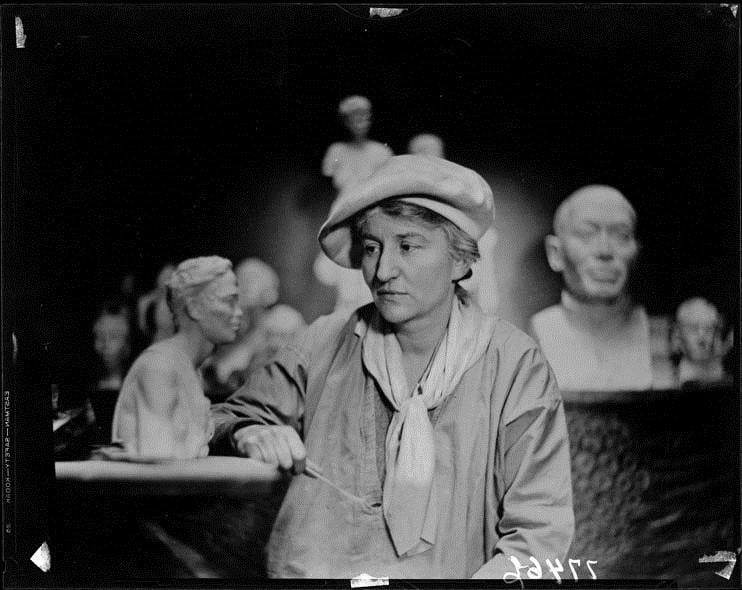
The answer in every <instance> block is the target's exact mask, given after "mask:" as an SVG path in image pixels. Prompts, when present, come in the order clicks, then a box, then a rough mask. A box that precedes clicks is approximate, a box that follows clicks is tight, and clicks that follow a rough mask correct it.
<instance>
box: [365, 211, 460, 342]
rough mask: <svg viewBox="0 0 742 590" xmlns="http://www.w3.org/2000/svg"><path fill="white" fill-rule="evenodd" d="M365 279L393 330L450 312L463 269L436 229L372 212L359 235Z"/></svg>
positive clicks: (444, 237) (442, 232)
mask: <svg viewBox="0 0 742 590" xmlns="http://www.w3.org/2000/svg"><path fill="white" fill-rule="evenodd" d="M360 239H361V247H362V259H361V270H362V272H363V278H364V280H365V281H366V283H367V284H368V286H369V288H370V289H371V293H372V295H373V298H374V303H375V304H376V307H377V309H378V310H379V312H380V313H381V315H382V317H383V318H384V319H385V320H386V321H387V322H389V323H390V324H392V325H393V326H395V327H397V328H405V327H410V328H412V327H414V326H416V325H425V323H427V322H429V321H435V320H436V319H440V318H442V317H443V316H447V315H448V313H449V312H450V306H451V299H452V297H453V293H454V284H453V281H454V280H455V279H458V278H460V277H461V275H462V274H463V273H464V272H465V271H466V268H465V264H464V263H462V262H457V261H455V260H454V259H453V258H452V257H451V254H450V252H449V249H448V238H447V237H446V234H445V232H444V231H443V230H442V229H441V228H439V227H432V226H428V225H423V224H421V223H419V222H414V221H408V220H406V219H404V218H401V217H392V216H389V215H387V214H386V213H383V212H382V211H381V210H379V209H375V210H373V211H371V212H370V213H369V214H368V215H367V216H366V219H365V221H364V223H363V225H362V228H361V233H360Z"/></svg>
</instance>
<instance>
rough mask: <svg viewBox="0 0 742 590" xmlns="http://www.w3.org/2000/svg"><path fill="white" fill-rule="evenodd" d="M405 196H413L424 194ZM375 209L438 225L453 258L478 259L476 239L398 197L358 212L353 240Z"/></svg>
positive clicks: (428, 211)
mask: <svg viewBox="0 0 742 590" xmlns="http://www.w3.org/2000/svg"><path fill="white" fill-rule="evenodd" d="M405 196H406V197H415V196H425V195H405ZM376 209H379V210H381V212H382V213H385V214H386V215H389V216H390V217H399V218H401V219H404V220H407V221H412V222H416V223H422V224H423V225H426V226H428V227H439V228H441V229H442V230H443V232H444V233H445V234H446V238H447V240H448V251H449V253H450V254H451V257H452V258H453V259H454V260H458V261H462V262H466V263H467V264H474V263H475V262H476V261H477V260H479V257H480V255H479V246H478V245H477V241H476V240H475V239H474V238H472V237H471V236H470V235H469V234H468V233H466V232H465V231H464V230H462V229H461V228H460V227H458V226H457V225H456V224H455V223H453V222H452V221H450V220H448V219H446V218H445V217H443V216H442V215H439V214H438V213H436V212H435V211H431V210H430V209H427V208H425V207H421V206H420V205H416V204H414V203H408V202H406V201H403V200H402V199H401V198H399V197H392V198H390V199H385V200H383V201H381V202H379V203H376V204H375V205H373V206H371V207H369V208H367V209H364V210H363V211H361V212H360V213H358V214H357V215H356V218H355V220H354V223H353V230H354V240H356V241H359V239H360V234H361V230H362V228H363V226H364V224H365V223H366V220H367V219H368V216H369V213H371V212H372V211H374V210H376ZM462 278H463V277H462Z"/></svg>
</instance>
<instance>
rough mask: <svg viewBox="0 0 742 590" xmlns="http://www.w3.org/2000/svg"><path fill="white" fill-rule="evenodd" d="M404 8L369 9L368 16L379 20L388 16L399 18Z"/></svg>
mask: <svg viewBox="0 0 742 590" xmlns="http://www.w3.org/2000/svg"><path fill="white" fill-rule="evenodd" d="M405 10H407V9H406V8H369V9H368V15H369V16H378V17H380V18H388V17H390V16H399V15H400V14H402V13H403V12H404V11H405Z"/></svg>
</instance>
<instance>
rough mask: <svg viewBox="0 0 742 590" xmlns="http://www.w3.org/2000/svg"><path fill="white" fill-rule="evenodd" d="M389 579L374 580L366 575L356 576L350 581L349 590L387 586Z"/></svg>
mask: <svg viewBox="0 0 742 590" xmlns="http://www.w3.org/2000/svg"><path fill="white" fill-rule="evenodd" d="M388 585H389V578H388V577H386V576H384V577H382V578H375V577H374V576H370V575H368V574H366V573H363V574H361V575H360V576H356V577H355V578H351V579H350V587H351V588H368V587H369V586H388Z"/></svg>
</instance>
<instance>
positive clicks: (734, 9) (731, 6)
mask: <svg viewBox="0 0 742 590" xmlns="http://www.w3.org/2000/svg"><path fill="white" fill-rule="evenodd" d="M719 6H723V7H725V8H728V9H729V10H731V11H732V16H733V17H734V18H737V9H738V8H739V4H720V5H719Z"/></svg>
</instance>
